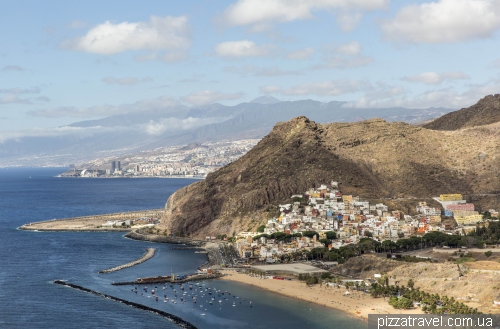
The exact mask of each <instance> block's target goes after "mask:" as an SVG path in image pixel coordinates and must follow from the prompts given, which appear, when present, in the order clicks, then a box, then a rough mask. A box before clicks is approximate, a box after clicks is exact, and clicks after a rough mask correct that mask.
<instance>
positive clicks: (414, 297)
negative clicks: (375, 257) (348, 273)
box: [370, 279, 481, 314]
mask: <svg viewBox="0 0 500 329" xmlns="http://www.w3.org/2000/svg"><path fill="white" fill-rule="evenodd" d="M408 283H410V282H408ZM370 294H371V296H372V297H381V296H384V297H390V298H389V304H390V305H392V306H393V307H394V308H397V309H409V308H412V307H413V302H418V303H420V304H421V306H422V310H423V311H424V312H426V313H431V314H444V313H446V314H481V313H480V312H479V311H478V310H477V308H472V307H469V306H467V305H465V304H463V303H460V302H457V301H456V300H455V299H454V298H453V297H451V298H448V296H439V295H438V294H430V293H427V292H425V291H421V290H419V289H413V288H410V287H405V286H398V285H395V286H394V285H391V286H390V285H388V284H387V281H385V280H383V279H381V280H379V282H378V283H373V284H372V286H371V289H370Z"/></svg>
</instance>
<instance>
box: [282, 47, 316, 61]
mask: <svg viewBox="0 0 500 329" xmlns="http://www.w3.org/2000/svg"><path fill="white" fill-rule="evenodd" d="M313 54H314V49H313V48H304V49H299V50H296V51H293V52H291V53H288V54H287V55H286V58H288V59H307V58H310V57H311V56H312V55H313Z"/></svg>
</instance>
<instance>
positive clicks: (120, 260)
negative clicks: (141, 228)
mask: <svg viewBox="0 0 500 329" xmlns="http://www.w3.org/2000/svg"><path fill="white" fill-rule="evenodd" d="M63 170H64V169H61V168H15V169H13V168H9V169H0V328H78V329H82V328H160V327H161V328H177V326H176V325H175V324H173V323H172V322H170V321H169V320H167V319H165V318H163V317H161V316H159V315H156V314H153V313H150V312H145V311H142V310H139V309H136V308H132V307H130V306H126V305H123V304H121V303H117V302H114V301H111V300H107V299H104V298H101V297H97V296H94V295H91V294H87V293H84V292H81V291H77V290H74V289H71V288H67V287H63V286H58V285H55V284H53V283H52V281H53V280H56V279H63V280H67V281H68V282H69V283H74V284H77V285H81V286H84V287H86V288H89V289H92V290H95V291H99V292H102V293H105V294H109V295H112V296H115V297H119V298H122V299H125V300H129V301H132V302H136V303H140V304H143V305H146V306H149V307H153V308H156V309H159V310H162V311H165V312H168V313H171V314H174V315H176V316H179V317H181V318H183V319H184V320H186V321H188V322H190V323H192V324H194V325H195V326H197V327H198V328H275V327H286V328H362V327H366V325H365V324H364V323H363V322H360V321H357V320H354V319H351V318H349V317H346V316H345V315H344V314H342V313H340V312H337V311H334V310H331V309H328V308H326V307H322V306H318V305H315V304H311V303H306V302H302V301H298V300H294V299H291V298H287V297H284V296H280V295H276V294H272V293H269V292H267V291H264V290H261V289H256V288H254V287H250V286H246V285H243V284H239V283H234V282H225V281H218V280H212V281H206V282H203V283H202V284H203V285H204V286H203V287H204V288H207V287H211V288H216V289H220V290H222V291H229V292H231V297H227V295H226V297H227V298H228V299H229V300H226V299H223V298H219V297H216V303H214V305H210V304H208V300H209V298H208V296H207V295H205V296H202V293H201V292H199V291H197V292H196V295H197V296H198V302H197V304H194V303H192V302H191V298H190V297H186V299H188V300H189V302H186V303H184V304H183V303H179V302H178V301H179V299H177V304H174V303H172V302H169V303H164V302H162V299H163V298H160V301H159V302H156V301H155V299H154V298H150V297H149V298H148V297H147V295H149V296H151V293H150V291H151V289H152V288H154V287H153V286H150V287H148V293H145V292H144V291H143V290H141V289H142V288H143V287H142V286H138V293H137V294H136V293H134V292H132V291H131V289H132V288H133V287H131V286H113V285H111V283H112V282H113V281H133V280H134V279H135V278H137V277H145V276H157V275H168V274H170V273H171V271H173V272H174V273H176V274H188V273H192V272H194V271H195V270H196V268H197V267H198V266H200V265H201V264H203V263H204V262H205V261H206V256H205V255H204V254H195V253H194V252H193V251H192V250H173V249H171V248H172V247H173V246H172V245H169V244H153V243H149V242H144V241H133V240H129V239H126V238H124V237H123V233H114V232H113V233H105V232H92V233H91V232H28V231H21V230H18V229H17V227H19V226H21V225H22V224H25V223H29V222H35V221H41V220H47V219H53V218H66V217H74V216H83V215H92V214H102V213H113V212H121V211H132V210H140V209H153V208H161V207H163V206H164V204H165V202H166V200H167V199H168V197H169V196H170V194H172V193H173V192H174V191H176V190H177V189H179V188H181V187H183V186H185V185H188V184H191V183H193V182H194V180H190V179H148V178H144V179H142V178H137V179H74V178H57V177H54V176H56V175H57V174H59V173H61V172H62V171H63ZM148 247H155V248H157V252H156V254H155V256H154V257H153V258H152V259H150V260H148V261H147V262H145V263H142V264H140V265H138V266H135V267H132V268H128V269H125V270H122V271H118V272H113V273H109V274H99V273H98V271H99V270H102V269H106V268H110V267H114V266H117V265H120V264H124V263H127V262H129V261H132V260H135V259H137V258H139V257H140V256H141V255H142V254H143V253H144V251H145V249H146V248H148ZM174 287H175V286H174ZM159 288H161V286H159ZM177 290H178V288H177ZM159 292H160V296H161V297H163V294H167V296H169V298H170V299H172V297H173V296H174V294H176V293H175V292H174V291H173V289H172V288H170V287H169V286H168V285H167V286H166V289H165V290H161V289H160V291H159ZM141 293H143V294H144V296H141ZM189 293H190V294H192V293H193V294H194V292H193V291H189ZM177 296H178V297H180V293H179V294H177ZM232 296H238V297H239V298H236V297H232ZM219 299H221V300H222V301H223V302H222V303H218V300H219ZM243 299H244V300H243ZM250 300H251V301H252V307H250V306H249V301H250ZM233 301H234V302H235V304H236V307H233V306H232V304H233ZM240 302H241V304H240ZM201 305H203V307H200V306H201ZM202 314H205V315H202Z"/></svg>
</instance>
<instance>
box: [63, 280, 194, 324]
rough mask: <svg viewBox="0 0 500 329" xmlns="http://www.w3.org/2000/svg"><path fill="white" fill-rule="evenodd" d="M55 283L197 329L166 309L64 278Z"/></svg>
mask: <svg viewBox="0 0 500 329" xmlns="http://www.w3.org/2000/svg"><path fill="white" fill-rule="evenodd" d="M54 284H58V285H62V286H66V287H70V288H73V289H76V290H80V291H83V292H86V293H89V294H93V295H96V296H99V297H103V298H106V299H111V300H113V301H115V302H119V303H122V304H125V305H128V306H132V307H135V308H138V309H140V310H144V311H148V312H152V313H155V314H158V315H161V316H163V317H165V318H166V319H168V320H169V321H170V322H172V323H175V324H176V325H178V326H179V327H180V328H186V329H196V327H195V326H194V325H192V324H191V323H189V322H187V321H185V320H183V319H182V318H180V317H178V316H176V315H173V314H170V313H167V312H164V311H160V310H157V309H154V308H151V307H148V306H145V305H141V304H138V303H134V302H130V301H128V300H125V299H121V298H118V297H114V296H110V295H107V294H103V293H100V292H98V291H94V290H91V289H87V288H85V287H82V286H78V285H76V284H71V283H67V282H65V281H62V280H55V281H54Z"/></svg>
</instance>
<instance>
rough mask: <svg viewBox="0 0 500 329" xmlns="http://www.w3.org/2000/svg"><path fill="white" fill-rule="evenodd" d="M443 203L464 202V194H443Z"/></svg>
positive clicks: (441, 197)
mask: <svg viewBox="0 0 500 329" xmlns="http://www.w3.org/2000/svg"><path fill="white" fill-rule="evenodd" d="M439 200H441V201H460V200H463V198H462V194H441V195H440V196H439Z"/></svg>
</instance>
